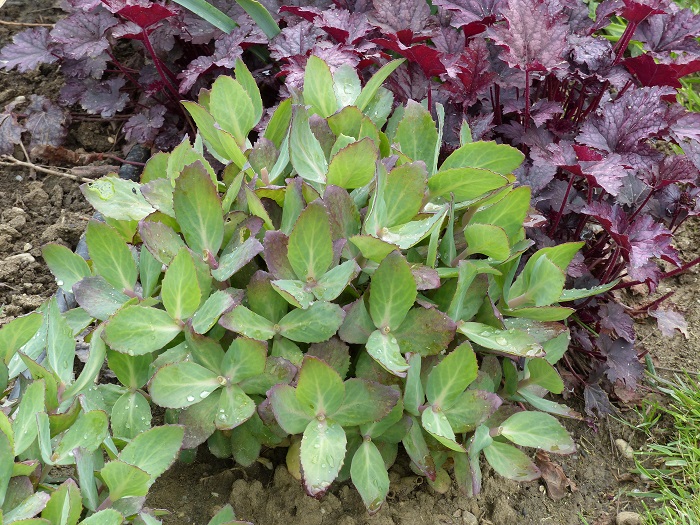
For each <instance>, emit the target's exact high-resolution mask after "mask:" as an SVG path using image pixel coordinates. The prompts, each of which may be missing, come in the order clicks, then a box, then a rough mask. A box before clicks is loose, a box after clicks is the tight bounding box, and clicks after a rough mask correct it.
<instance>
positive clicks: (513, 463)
mask: <svg viewBox="0 0 700 525" xmlns="http://www.w3.org/2000/svg"><path fill="white" fill-rule="evenodd" d="M483 450H484V456H486V461H488V462H489V465H491V467H492V468H493V470H495V471H496V472H498V473H499V474H500V475H501V476H503V477H504V478H508V479H512V480H515V481H532V480H535V479H537V478H539V477H540V475H541V473H540V469H538V468H537V466H536V465H535V464H534V463H533V462H532V461H531V460H530V458H529V457H527V456H526V455H525V453H524V452H522V451H521V450H519V449H517V448H515V447H514V446H512V445H508V444H507V443H500V442H498V441H492V442H491V444H490V445H488V446H487V447H485V448H484V449H483Z"/></svg>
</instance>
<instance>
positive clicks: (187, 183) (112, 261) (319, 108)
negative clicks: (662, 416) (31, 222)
mask: <svg viewBox="0 0 700 525" xmlns="http://www.w3.org/2000/svg"><path fill="white" fill-rule="evenodd" d="M399 64H400V61H394V62H389V63H388V64H387V65H385V66H384V67H383V68H382V69H380V70H379V71H378V72H377V73H376V75H375V76H374V77H372V78H371V79H370V80H369V81H368V82H367V83H366V84H365V85H364V86H362V84H361V82H360V79H359V78H358V77H357V75H356V74H355V72H354V70H353V69H352V68H349V67H348V68H342V67H341V68H339V69H338V70H336V71H335V72H334V73H332V72H331V70H330V68H329V67H328V65H327V64H326V63H325V62H323V61H322V60H321V59H318V58H316V57H312V58H310V59H309V63H308V65H307V68H306V72H305V77H304V83H303V90H301V91H300V92H298V93H294V94H293V96H292V98H290V99H288V100H286V101H284V102H283V103H282V104H280V105H279V106H278V107H277V109H276V110H275V111H274V114H273V115H272V117H271V118H270V120H269V122H268V124H267V126H266V127H265V129H264V131H263V132H261V133H260V134H259V135H258V136H257V137H256V140H255V142H254V143H253V142H252V137H253V135H251V130H253V128H254V127H255V126H256V125H257V124H258V123H259V121H260V119H261V118H262V115H263V105H262V100H261V97H260V93H259V91H258V88H257V86H256V83H255V81H254V79H253V77H252V76H251V74H250V72H249V71H248V69H247V68H246V66H245V65H244V64H243V63H242V62H241V61H238V62H237V64H236V67H235V78H232V77H220V78H219V79H217V81H216V82H215V83H214V85H213V86H212V89H211V90H205V91H202V92H201V94H200V97H199V100H198V102H197V103H194V102H185V103H184V107H185V108H186V109H187V111H188V112H189V114H190V115H191V116H192V119H193V120H194V121H195V122H196V123H197V126H198V129H199V132H198V134H197V136H196V137H195V140H194V143H193V144H192V143H190V142H189V140H187V139H185V140H184V141H183V142H182V143H181V144H180V145H179V146H178V147H176V148H175V149H174V150H173V151H172V152H171V153H158V154H156V155H155V156H154V157H153V158H151V159H150V161H149V162H148V163H147V165H146V168H145V170H144V172H143V175H142V178H141V181H140V183H135V182H131V181H127V180H123V179H120V178H118V177H115V176H107V177H104V178H102V179H100V180H97V181H95V182H93V183H89V184H86V185H84V186H83V191H84V194H85V196H86V198H87V199H88V200H89V201H90V202H91V203H92V204H93V206H94V207H95V208H96V209H97V210H98V211H99V212H100V213H101V214H102V215H103V216H104V219H105V220H104V222H98V221H95V220H93V221H91V222H90V224H89V226H88V229H87V233H86V242H87V247H88V252H89V260H88V261H85V260H83V259H82V258H81V257H80V256H78V255H76V254H74V253H72V252H70V251H69V250H68V249H66V248H64V247H60V246H57V245H48V246H46V247H45V249H44V257H45V260H46V261H47V263H48V265H49V267H50V268H51V270H52V271H53V272H54V274H55V275H56V278H57V282H58V284H59V286H60V288H61V289H62V290H63V291H64V292H66V293H70V294H73V295H74V297H75V300H76V302H77V305H78V306H77V307H76V308H74V309H72V310H69V311H67V312H65V313H60V312H59V311H58V308H57V305H56V302H55V301H53V300H52V301H51V302H49V303H48V304H46V305H44V306H43V307H42V308H41V309H40V310H39V311H38V312H36V313H33V314H31V315H29V316H27V317H23V318H19V319H17V320H15V321H13V322H11V323H10V324H8V325H7V326H6V327H4V328H3V329H2V330H0V341H1V342H2V344H1V345H0V348H2V357H3V359H2V362H1V364H0V372H2V377H3V378H4V379H3V385H2V387H3V390H5V391H7V385H15V388H19V389H20V390H21V395H20V396H19V399H20V400H19V402H16V403H15V404H14V406H12V408H11V409H10V412H9V414H8V415H5V414H4V413H3V416H2V417H3V419H4V420H5V421H6V423H4V424H3V425H2V426H0V431H1V432H0V444H2V446H5V448H6V449H7V450H8V451H10V454H9V455H7V454H3V455H2V456H1V457H2V458H3V459H2V461H3V462H4V463H3V470H2V471H1V474H2V475H1V476H0V480H5V481H4V482H5V484H6V486H7V483H8V482H9V483H10V486H15V485H16V484H18V482H17V480H18V479H19V478H22V479H26V481H22V487H24V488H25V489H26V491H27V498H30V499H31V498H35V499H36V498H37V497H38V496H37V494H46V493H45V492H42V490H43V489H39V491H38V492H34V493H33V494H32V492H33V491H35V490H37V487H39V480H37V479H36V478H31V477H30V474H31V472H33V471H29V467H28V466H26V467H25V466H24V463H23V461H25V460H30V461H33V462H34V463H33V464H37V465H40V466H41V469H40V470H41V472H42V473H45V472H47V470H50V468H49V466H50V465H53V464H71V465H72V464H75V465H76V466H75V470H76V472H77V477H78V481H79V484H76V483H75V482H74V481H67V482H66V483H67V484H68V485H66V487H68V488H66V489H62V488H60V487H63V485H61V486H59V487H56V488H55V490H54V491H53V494H63V493H62V492H59V491H60V490H64V491H65V493H66V494H68V495H69V496H70V494H75V496H74V497H75V498H76V500H77V498H78V496H80V498H81V500H82V501H83V504H84V505H85V507H86V509H87V514H90V513H92V512H115V513H120V516H123V517H131V516H135V515H136V514H138V513H139V512H140V511H141V508H140V505H141V504H142V503H143V500H142V499H139V498H142V497H143V496H144V495H145V493H146V491H147V490H148V486H149V485H150V484H151V483H152V481H153V479H155V477H157V476H158V475H159V474H160V473H162V472H163V470H164V469H165V468H167V467H168V466H169V465H170V463H171V462H172V461H173V460H174V458H175V456H176V455H177V451H178V450H180V449H182V451H183V452H185V451H192V450H194V449H196V448H197V447H198V446H199V445H200V444H203V443H205V442H206V443H207V444H208V446H209V448H210V449H211V451H212V452H213V453H214V454H215V455H217V456H219V457H233V458H234V459H235V460H236V461H237V462H238V463H240V464H241V465H244V466H247V465H250V464H252V463H253V462H254V461H255V460H256V459H257V458H258V457H259V455H260V452H261V450H262V448H263V447H287V448H288V452H287V464H288V467H289V469H290V472H292V473H293V474H294V475H296V476H297V477H298V478H299V479H301V480H302V482H303V485H304V487H305V489H306V491H307V492H308V493H309V494H310V495H312V496H317V497H319V496H321V495H322V494H324V493H325V492H326V491H327V490H328V488H329V487H330V485H331V484H332V483H333V481H335V480H343V479H348V478H349V479H351V480H352V482H353V484H354V485H355V487H356V488H357V490H358V491H359V493H360V495H361V496H362V499H363V501H364V502H365V504H366V505H367V508H368V510H369V511H370V512H375V511H377V510H378V509H379V508H380V506H381V505H382V503H383V502H384V500H385V498H386V495H387V492H388V490H389V478H388V475H387V469H388V468H389V467H390V466H391V464H392V463H393V462H394V461H395V458H396V456H397V454H398V452H399V448H400V446H402V448H403V449H404V450H405V451H406V453H407V454H408V456H409V457H410V458H411V464H412V468H413V469H414V470H415V471H416V472H418V473H421V474H422V475H425V476H426V478H427V479H428V480H430V483H431V484H432V485H433V486H434V487H435V488H436V490H439V491H444V490H446V489H447V487H448V486H449V483H450V478H449V474H448V472H449V471H453V473H454V477H455V479H456V481H457V483H458V484H459V485H460V487H461V488H462V489H463V490H464V491H465V492H466V493H467V494H476V493H478V492H479V489H480V482H481V467H480V461H481V458H482V457H483V458H485V460H486V461H487V462H488V463H489V464H490V465H491V466H492V467H493V468H494V470H495V471H496V472H498V473H499V474H501V475H503V476H505V477H507V478H510V479H515V480H523V481H525V480H533V479H536V478H538V477H539V476H540V472H539V470H538V468H537V466H536V465H535V464H534V463H533V461H532V460H531V458H530V455H529V453H528V452H527V451H524V450H522V449H521V448H520V447H530V448H539V449H544V450H546V451H549V452H553V453H562V454H568V453H572V452H573V451H574V450H575V446H574V443H573V441H572V439H571V437H570V436H569V435H568V433H567V432H566V430H565V429H564V428H563V426H562V425H561V424H560V423H559V422H558V421H557V420H556V419H555V417H554V415H558V416H564V417H574V418H576V417H579V416H578V414H576V413H575V412H574V411H572V410H570V409H569V408H567V407H566V406H563V405H560V404H558V403H557V402H556V401H553V400H550V399H547V398H546V396H547V394H548V393H554V394H558V393H561V392H562V390H563V383H562V380H561V378H560V376H559V374H558V372H557V370H556V368H555V367H554V365H555V364H556V362H557V361H558V360H559V359H560V358H561V357H562V355H563V354H564V352H565V351H566V349H567V346H568V343H569V330H568V328H567V326H566V324H565V320H566V318H567V317H568V316H569V315H570V314H571V313H572V312H573V310H572V309H571V308H568V307H565V306H561V304H560V303H565V302H570V301H572V300H575V299H580V298H584V297H588V296H590V295H594V294H597V293H600V292H601V291H604V290H605V289H606V287H597V288H594V289H590V290H586V289H566V277H565V276H566V269H567V267H568V265H569V264H570V262H571V261H572V259H573V258H574V257H575V255H576V253H577V252H578V250H579V248H580V247H581V243H564V244H560V245H558V246H552V247H548V248H543V249H540V250H538V251H536V252H534V253H531V250H530V248H531V246H532V244H533V243H532V241H529V240H527V239H526V236H525V231H524V227H523V225H524V223H525V222H526V221H527V217H528V214H529V211H530V190H529V188H528V187H526V186H517V185H516V183H515V177H514V176H513V174H512V173H513V171H514V170H515V169H517V168H518V166H519V165H520V164H521V162H522V160H523V155H522V154H521V153H520V152H519V151H517V150H515V149H514V148H512V147H510V146H507V145H500V144H496V143H493V142H472V140H471V135H470V132H469V129H468V128H467V127H466V126H465V127H463V129H462V132H461V146H460V147H459V148H457V149H456V150H455V151H454V152H453V153H452V154H450V155H449V156H448V157H447V158H445V159H444V160H442V159H440V158H439V152H440V150H441V147H442V134H443V123H444V112H443V111H442V110H441V108H440V106H438V111H437V122H435V121H434V120H433V118H432V117H431V115H430V113H429V112H428V110H427V109H426V108H425V106H424V105H422V104H421V103H418V102H414V101H410V102H408V104H406V105H405V106H401V107H400V108H399V110H397V111H393V112H392V107H393V97H392V96H391V95H390V94H389V92H388V91H386V90H385V89H383V88H382V87H381V84H382V83H383V82H384V80H385V79H386V78H387V77H388V76H389V75H390V74H391V73H392V71H393V70H394V69H395V68H396V67H397V66H398V65H399ZM209 155H211V156H213V157H215V158H216V159H218V161H220V162H221V163H222V164H223V165H224V166H225V167H224V168H223V170H222V171H221V172H220V173H216V172H215V170H214V169H213V167H212V166H211V164H210V163H209V162H208V161H207V158H210V157H209ZM529 250H530V251H529ZM85 332H87V333H88V335H87V336H85V337H86V340H88V341H89V343H90V357H89V359H88V361H87V363H86V364H85V366H84V367H83V369H82V371H81V372H80V374H79V375H78V376H77V378H75V377H74V375H73V367H74V364H73V356H74V336H75V335H76V334H79V333H85ZM105 361H106V365H107V367H109V368H110V369H111V370H112V371H113V372H114V374H115V375H116V377H117V379H118V382H119V383H120V384H115V383H106V382H104V381H100V378H101V377H102V370H103V366H104V365H105ZM24 371H26V376H27V377H31V379H25V376H21V377H20V373H22V372H24ZM18 385H19V386H18ZM154 405H155V406H160V407H164V408H165V409H166V413H165V420H166V423H167V424H166V425H164V426H159V427H153V428H151V425H152V417H151V406H154ZM36 414H39V417H36ZM0 421H2V420H0ZM17 436H19V439H18V438H17ZM84 436H87V437H84ZM83 438H84V441H83ZM13 440H14V442H13ZM64 442H65V444H64ZM154 443H157V444H158V448H157V450H155V449H152V448H150V447H151V446H152V444H154ZM103 452H106V453H107V455H108V457H109V461H107V462H106V463H104V465H103V462H102V460H103ZM13 453H14V456H15V457H16V459H17V463H14V462H13V461H10V460H8V459H7V458H11V457H13ZM151 453H152V454H153V455H151ZM189 454H190V455H191V452H190V453H189ZM154 458H159V459H157V460H156V459H154ZM95 473H97V476H95ZM3 476H4V477H3ZM125 480H126V481H125ZM41 486H42V487H43V486H44V485H43V484H42V485H41ZM98 486H99V488H100V489H99V490H97V487H98ZM78 487H79V488H78ZM71 491H72V492H71ZM69 496H65V497H64V496H60V495H59V496H55V497H56V498H64V499H61V501H64V500H65V501H68V500H69V499H70V498H69ZM48 497H51V498H53V497H54V496H40V499H39V500H38V502H37V503H36V507H34V508H36V509H39V507H42V508H44V507H43V506H42V505H43V503H46V501H44V500H46V499H47V498H48ZM18 499H19V498H15V497H13V498H10V499H9V500H8V501H18ZM32 501H34V500H32ZM42 502H43V503H42ZM46 507H48V503H46ZM76 508H77V507H76ZM9 511H10V509H7V511H6V510H5V507H3V512H6V513H7V512H9ZM40 511H41V509H39V510H38V511H37V512H40ZM75 512H76V513H77V512H78V511H75ZM227 512H228V511H227ZM34 515H36V513H35V514H34ZM95 515H97V514H95ZM145 515H146V514H143V516H145ZM114 516H115V519H117V517H116V516H117V515H116V514H114ZM88 519H92V518H88ZM119 519H120V518H119ZM141 519H143V520H144V521H145V522H147V523H148V521H147V519H146V518H145V517H142V518H141ZM148 519H154V518H152V517H150V516H149V518H148ZM222 519H223V518H222ZM232 519H233V518H231V520H232ZM223 522H224V521H222V523H223ZM225 522H228V521H225ZM52 523H53V522H52ZM61 523H63V522H61ZM115 523H116V522H115Z"/></svg>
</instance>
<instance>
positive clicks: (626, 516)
mask: <svg viewBox="0 0 700 525" xmlns="http://www.w3.org/2000/svg"><path fill="white" fill-rule="evenodd" d="M615 523H616V525H641V523H642V517H641V516H640V515H639V514H637V513H636V512H629V511H625V512H620V513H619V514H618V515H617V518H616V519H615Z"/></svg>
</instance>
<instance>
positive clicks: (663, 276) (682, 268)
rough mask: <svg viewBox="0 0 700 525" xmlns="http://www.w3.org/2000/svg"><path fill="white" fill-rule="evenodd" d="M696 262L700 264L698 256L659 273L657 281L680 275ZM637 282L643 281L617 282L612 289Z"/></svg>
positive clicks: (626, 286)
mask: <svg viewBox="0 0 700 525" xmlns="http://www.w3.org/2000/svg"><path fill="white" fill-rule="evenodd" d="M698 264H700V257H696V258H695V259H693V260H692V261H690V262H687V263H685V264H684V265H682V266H680V267H678V268H676V269H675V270H671V271H670V272H666V273H664V274H661V277H660V279H659V281H661V280H662V279H668V278H669V277H675V276H676V275H680V274H682V273H683V272H685V271H686V270H689V269H690V268H692V267H693V266H697V265H698ZM638 284H644V281H630V282H627V283H619V284H616V285H615V286H613V288H612V289H613V290H622V289H624V288H631V287H632V286H637V285H638Z"/></svg>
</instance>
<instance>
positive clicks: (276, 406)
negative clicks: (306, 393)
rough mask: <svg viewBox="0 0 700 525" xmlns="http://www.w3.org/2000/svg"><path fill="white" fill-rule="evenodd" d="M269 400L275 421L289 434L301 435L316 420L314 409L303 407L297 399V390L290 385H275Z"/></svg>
mask: <svg viewBox="0 0 700 525" xmlns="http://www.w3.org/2000/svg"><path fill="white" fill-rule="evenodd" d="M269 398H270V404H271V405H272V411H273V412H274V414H275V419H276V420H277V422H278V423H279V425H280V427H282V430H284V431H285V432H287V433H288V434H292V435H294V434H301V433H302V432H303V431H304V429H305V428H306V426H307V425H308V424H309V421H311V420H312V419H313V418H314V412H313V410H312V408H311V407H310V406H305V405H303V404H302V403H301V401H299V400H298V399H297V395H296V390H295V389H294V388H292V387H291V386H289V385H281V384H280V385H275V386H274V387H273V388H272V390H270V395H269Z"/></svg>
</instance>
